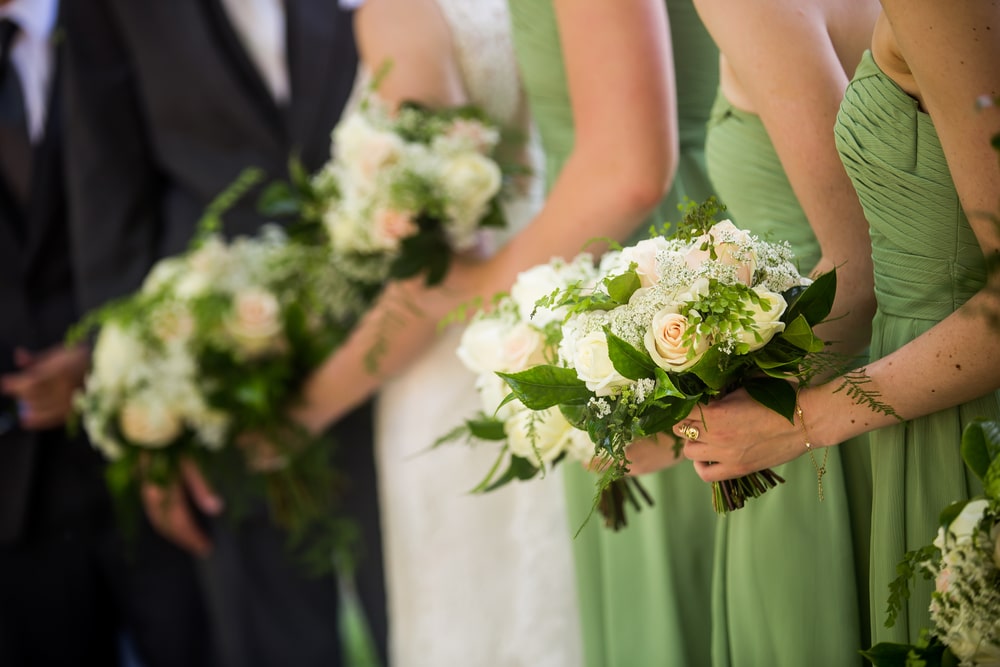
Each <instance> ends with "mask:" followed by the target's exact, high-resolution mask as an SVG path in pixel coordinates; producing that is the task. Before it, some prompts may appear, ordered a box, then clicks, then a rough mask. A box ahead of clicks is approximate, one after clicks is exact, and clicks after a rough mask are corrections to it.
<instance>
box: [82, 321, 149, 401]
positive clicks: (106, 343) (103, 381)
mask: <svg viewBox="0 0 1000 667" xmlns="http://www.w3.org/2000/svg"><path fill="white" fill-rule="evenodd" d="M144 354H145V347H144V346H143V344H142V343H141V342H140V341H139V339H138V338H136V337H135V336H133V335H132V334H131V332H129V331H127V330H126V329H124V328H122V327H121V326H119V325H117V324H106V325H104V326H103V327H102V328H101V333H100V335H99V336H98V337H97V343H96V344H95V346H94V354H93V359H92V362H93V364H92V369H91V376H92V377H93V378H94V379H95V380H96V381H97V383H98V384H100V386H102V387H104V388H107V389H109V390H112V391H115V390H120V389H123V388H125V387H126V386H127V385H128V384H130V382H129V378H130V377H132V376H134V374H135V373H136V369H137V368H139V367H140V366H141V365H142V360H143V357H144Z"/></svg>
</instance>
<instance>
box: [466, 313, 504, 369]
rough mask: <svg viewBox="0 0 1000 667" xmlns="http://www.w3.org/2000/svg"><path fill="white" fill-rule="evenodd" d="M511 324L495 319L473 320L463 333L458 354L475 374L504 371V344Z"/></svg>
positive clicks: (482, 318)
mask: <svg viewBox="0 0 1000 667" xmlns="http://www.w3.org/2000/svg"><path fill="white" fill-rule="evenodd" d="M508 329H510V324H509V323H507V322H505V321H503V320H502V319H499V318H495V317H481V318H479V319H476V320H473V321H472V322H471V323H470V324H469V326H467V327H466V328H465V331H463V332H462V338H461V339H460V341H459V344H458V349H457V350H456V354H457V355H458V358H459V359H460V360H461V361H462V363H463V364H465V367H466V368H468V369H469V370H470V371H472V372H473V373H493V372H495V371H502V370H504V354H503V342H504V337H505V336H506V335H507V330H508Z"/></svg>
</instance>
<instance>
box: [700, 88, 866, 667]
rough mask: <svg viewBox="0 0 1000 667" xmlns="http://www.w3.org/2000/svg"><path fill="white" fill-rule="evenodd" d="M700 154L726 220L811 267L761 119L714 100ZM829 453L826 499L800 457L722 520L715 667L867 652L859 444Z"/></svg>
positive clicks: (850, 660) (813, 244)
mask: <svg viewBox="0 0 1000 667" xmlns="http://www.w3.org/2000/svg"><path fill="white" fill-rule="evenodd" d="M831 140H832V136H831ZM706 155H707V159H708V172H709V175H710V176H711V178H712V183H713V185H714V186H715V188H716V190H717V191H718V193H719V195H720V197H721V198H722V200H723V201H724V202H725V203H726V205H727V206H728V207H729V213H730V214H731V215H732V217H733V219H734V222H735V223H736V224H737V225H739V226H740V227H742V228H745V229H748V230H750V231H752V232H753V233H755V234H757V235H758V236H761V237H762V238H768V239H770V240H773V241H779V240H784V241H788V242H789V244H791V246H792V250H793V251H794V252H795V256H796V259H797V260H798V262H799V265H800V266H799V268H800V270H803V271H809V270H810V269H812V267H813V266H814V265H815V264H816V262H817V261H818V260H819V255H820V249H819V244H818V242H817V241H816V237H815V236H814V234H813V232H812V228H811V227H810V226H809V221H808V219H807V218H806V216H805V213H804V212H803V211H802V207H801V206H800V205H799V202H798V199H797V198H796V196H795V193H794V192H793V191H792V187H791V185H790V184H789V182H788V178H787V177H786V176H785V172H784V170H783V169H782V167H781V163H780V162H779V160H778V155H777V153H776V152H775V150H774V146H773V145H772V144H771V140H770V137H769V136H768V134H767V130H765V129H764V125H763V123H762V122H761V120H760V117H759V116H757V115H756V114H752V113H748V112H745V111H742V110H739V109H736V108H734V107H733V106H732V105H731V104H729V103H728V102H727V101H726V99H725V98H724V97H723V96H722V94H721V92H720V94H719V96H718V98H717V99H716V103H715V107H714V108H713V110H712V121H711V123H710V124H709V131H708V142H707V145H706ZM806 418H807V419H808V415H806ZM825 452H828V453H827V454H825V455H826V456H828V457H829V458H828V460H827V464H826V468H827V474H826V475H825V476H824V478H823V490H824V496H825V499H824V500H823V502H820V500H819V498H818V493H817V482H816V468H815V466H814V464H813V461H812V460H811V459H810V457H809V456H802V457H799V458H798V459H795V460H794V461H791V462H789V463H786V464H784V465H782V466H779V467H778V468H776V469H775V470H776V472H777V473H778V474H780V475H781V476H782V477H784V478H785V480H786V483H785V484H782V485H780V486H778V487H777V488H775V489H772V490H770V491H768V492H767V493H765V494H764V495H763V496H761V497H759V498H755V499H753V500H751V501H749V502H747V504H746V506H745V507H744V508H743V509H741V510H738V511H736V512H732V513H730V514H728V515H726V516H725V517H724V518H722V519H721V520H720V522H719V532H718V537H717V542H716V561H715V580H714V585H713V597H714V600H713V637H712V661H713V664H714V665H715V666H716V667H758V666H767V667H801V666H803V665H831V666H837V667H840V666H842V665H852V664H853V665H860V664H861V663H862V660H861V657H860V655H859V654H858V651H859V650H861V649H862V648H867V647H868V645H869V644H868V619H867V602H866V599H865V598H864V596H865V594H866V593H867V577H866V575H867V548H868V543H867V540H868V518H869V516H870V508H871V473H870V467H869V454H868V449H867V438H859V439H856V440H852V441H850V442H847V443H844V444H841V445H840V446H839V447H834V448H830V449H828V450H824V452H818V453H817V454H816V457H817V458H816V461H817V462H818V463H822V461H823V456H824V453H825ZM859 575H860V576H859Z"/></svg>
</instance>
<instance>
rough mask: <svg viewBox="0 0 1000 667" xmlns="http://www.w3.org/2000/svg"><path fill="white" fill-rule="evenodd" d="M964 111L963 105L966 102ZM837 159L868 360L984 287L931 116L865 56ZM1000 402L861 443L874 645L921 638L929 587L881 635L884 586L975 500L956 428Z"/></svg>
mask: <svg viewBox="0 0 1000 667" xmlns="http://www.w3.org/2000/svg"><path fill="white" fill-rule="evenodd" d="M970 103H971V102H970ZM835 134H836V137H837V148H838V149H839V151H840V154H841V158H842V160H843V162H844V166H845V167H846V169H847V173H848V174H849V175H850V177H851V180H852V181H854V187H855V188H856V189H857V191H858V196H859V197H860V199H861V204H862V206H863V207H864V209H865V215H866V217H867V218H868V222H869V225H870V228H871V239H872V258H873V261H874V265H875V294H876V297H877V299H878V312H877V314H876V316H875V321H874V331H873V336H872V348H871V354H872V358H876V359H877V358H879V357H883V356H885V355H887V354H889V353H891V352H893V351H895V350H897V349H898V348H900V347H902V346H904V345H906V344H907V343H908V342H910V341H911V340H913V339H914V338H916V337H917V336H919V335H920V334H922V333H924V332H925V331H927V330H928V329H930V328H931V327H933V326H934V325H935V324H936V323H937V322H939V321H941V320H943V319H944V318H945V317H947V316H948V315H950V314H951V313H952V312H954V311H955V310H956V309H957V308H958V307H959V306H960V305H961V304H962V303H964V302H965V301H966V300H968V299H969V297H971V296H972V295H973V294H975V292H976V291H977V290H978V289H979V288H980V287H981V286H982V285H983V284H984V281H985V268H984V261H983V255H982V252H981V250H980V247H979V245H978V244H977V242H976V238H975V236H974V235H973V232H972V229H971V227H970V226H969V222H968V220H967V219H966V217H965V215H964V214H963V212H962V206H961V204H960V202H959V200H958V195H957V193H956V192H955V186H954V184H953V182H952V179H951V174H950V173H949V171H948V166H947V164H946V163H945V157H944V152H943V151H942V149H941V144H940V141H939V140H938V136H937V132H936V131H935V129H934V124H933V122H932V121H931V118H930V116H928V115H927V114H925V113H923V112H922V111H920V109H919V107H918V105H917V102H916V101H915V100H914V99H913V98H911V97H910V96H909V95H907V94H906V93H905V92H904V91H903V90H902V89H901V88H899V87H898V86H897V85H896V84H895V83H894V82H893V81H892V80H891V79H890V78H889V77H887V76H886V75H885V74H884V73H883V72H882V71H881V70H879V68H878V65H876V64H875V60H874V59H873V58H872V56H871V54H870V53H868V54H865V57H864V59H863V60H862V62H861V64H860V65H859V67H858V70H857V73H856V74H855V76H854V79H853V81H852V82H851V84H850V86H849V87H848V89H847V94H846V95H845V97H844V101H843V103H842V105H841V108H840V114H839V115H838V117H837V123H836V128H835ZM998 416H1000V395H998V394H997V393H995V392H994V393H990V394H988V395H986V396H983V397H981V398H978V399H976V400H974V401H970V402H968V403H965V404H962V405H960V406H958V407H955V408H949V409H946V410H942V411H940V412H936V413H934V414H931V415H928V416H926V417H921V418H920V419H914V420H911V421H908V422H905V423H901V424H899V425H894V426H891V427H888V428H884V429H880V430H878V431H874V432H872V433H871V452H872V475H873V482H874V498H873V507H872V529H871V531H872V532H871V541H872V549H871V605H872V606H871V615H872V639H873V641H874V642H879V641H894V642H907V643H912V642H914V641H915V640H916V639H917V638H918V635H919V633H920V629H921V628H925V627H926V628H929V627H930V614H929V612H928V606H929V605H930V596H931V590H932V584H931V582H926V581H924V580H923V579H920V581H918V582H917V584H916V590H914V591H913V594H912V595H911V597H910V600H909V603H908V605H907V608H906V610H905V613H903V614H901V616H900V618H899V620H898V621H897V622H896V625H895V626H894V627H893V628H885V627H884V620H885V611H886V600H887V598H888V596H889V582H890V581H892V580H893V579H894V578H895V576H896V572H895V568H896V563H897V562H899V560H900V559H901V558H902V557H903V554H904V553H906V552H907V551H908V550H911V549H914V548H917V547H921V546H923V545H925V544H929V543H930V542H931V541H932V540H933V539H934V536H935V535H936V533H937V526H938V515H939V514H940V512H941V510H942V509H944V508H945V507H946V506H947V505H948V504H950V503H952V502H954V501H956V500H961V499H963V498H968V497H969V496H970V494H975V493H979V492H981V490H982V488H981V486H980V485H979V483H978V480H977V479H976V478H975V477H974V475H972V473H971V472H969V471H968V470H967V469H966V467H965V466H964V465H963V463H962V459H961V455H960V451H959V446H960V442H961V437H962V429H963V428H964V427H965V426H966V425H967V424H968V423H970V422H971V421H973V420H975V419H976V418H980V417H982V418H987V419H997V418H998Z"/></svg>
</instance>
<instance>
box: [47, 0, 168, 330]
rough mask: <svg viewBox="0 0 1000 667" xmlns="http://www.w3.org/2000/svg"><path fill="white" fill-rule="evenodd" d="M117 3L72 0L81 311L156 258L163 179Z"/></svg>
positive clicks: (118, 290) (70, 145) (72, 185)
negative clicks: (148, 129) (154, 153)
mask: <svg viewBox="0 0 1000 667" xmlns="http://www.w3.org/2000/svg"><path fill="white" fill-rule="evenodd" d="M112 4H113V3H112V0H90V1H89V2H66V3H64V7H63V18H64V26H65V38H66V44H65V47H66V51H65V54H66V77H65V85H66V90H65V102H66V107H67V113H66V114H65V117H66V121H65V123H66V144H67V147H66V153H67V165H66V168H67V178H68V186H69V193H70V235H71V252H72V258H73V264H74V272H75V277H76V281H77V285H78V300H79V302H80V303H79V306H80V308H81V312H83V311H86V310H89V309H91V308H94V307H96V306H99V305H100V304H102V303H104V302H105V301H108V300H109V299H113V298H115V297H118V296H121V295H123V294H126V293H128V292H130V291H132V290H133V289H135V288H136V287H138V286H139V284H140V283H141V281H142V279H143V277H144V276H145V274H146V272H147V271H148V270H149V268H150V266H151V265H152V263H153V261H154V260H155V259H156V247H157V239H158V237H159V233H160V232H159V230H160V228H161V221H160V200H161V194H160V193H161V191H162V187H161V182H162V179H161V177H160V174H159V172H158V170H157V167H156V164H155V162H154V161H153V159H152V151H151V148H150V140H149V137H148V135H147V133H146V131H145V122H144V118H143V113H142V105H141V100H140V92H139V86H138V81H137V78H136V71H135V68H134V66H133V62H132V59H131V57H130V54H129V50H128V46H127V43H126V41H125V39H124V37H123V34H122V31H121V30H120V24H119V22H118V21H117V18H118V17H116V15H115V11H114V8H113V6H112Z"/></svg>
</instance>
